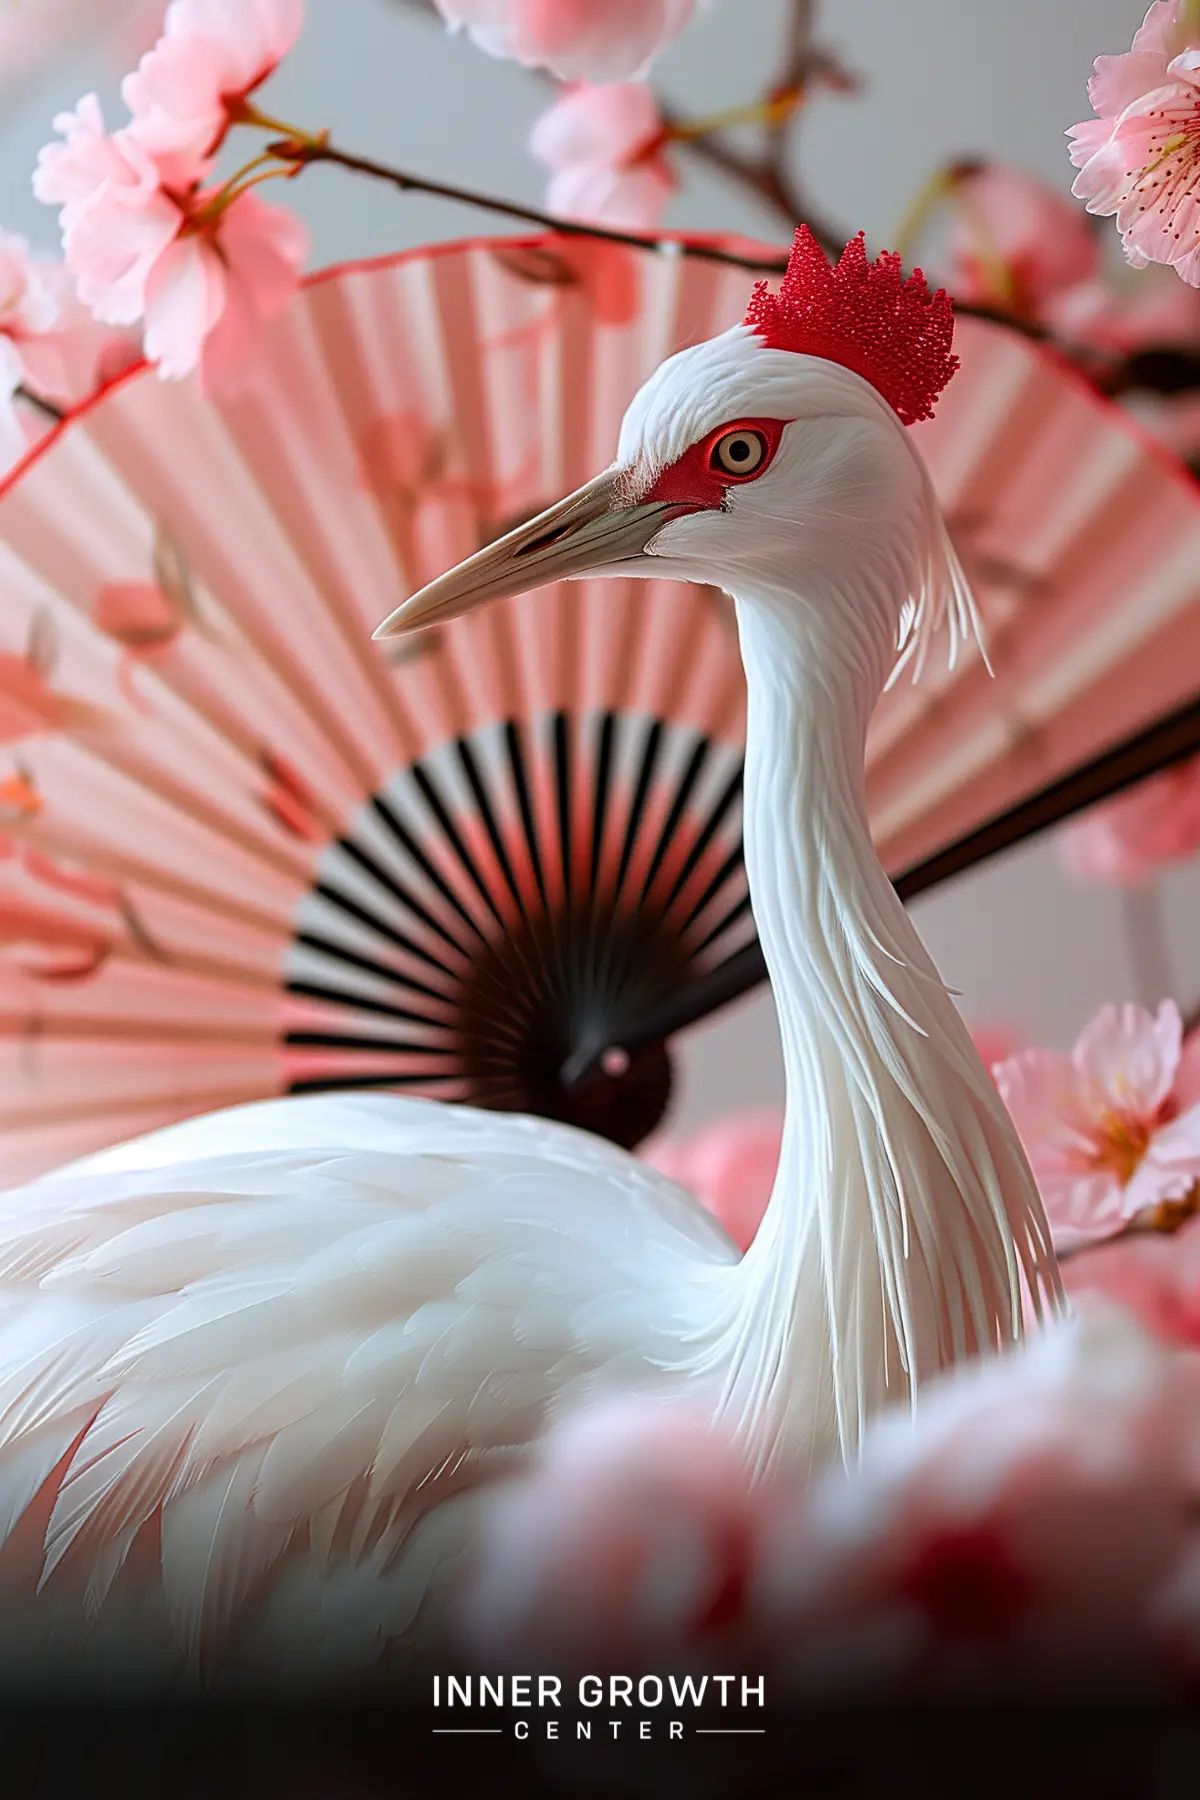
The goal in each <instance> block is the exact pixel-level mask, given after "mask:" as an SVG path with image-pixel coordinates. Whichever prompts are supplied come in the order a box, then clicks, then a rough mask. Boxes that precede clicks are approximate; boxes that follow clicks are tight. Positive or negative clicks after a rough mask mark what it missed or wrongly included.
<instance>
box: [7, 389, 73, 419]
mask: <svg viewBox="0 0 1200 1800" xmlns="http://www.w3.org/2000/svg"><path fill="white" fill-rule="evenodd" d="M13 397H14V399H17V400H24V401H25V403H26V405H27V406H32V407H35V408H36V409H37V411H38V412H40V413H42V414H44V415H45V417H46V418H47V419H51V420H52V421H53V422H54V424H56V425H58V424H61V422H62V421H63V420H64V419H65V418H66V416H67V415H66V413H65V412H64V411H63V409H62V407H61V406H55V404H54V402H53V400H44V399H43V398H42V396H41V395H40V394H35V393H34V392H33V390H32V389H31V388H27V387H24V386H21V387H18V388H17V389H16V391H15V393H14V396H13Z"/></svg>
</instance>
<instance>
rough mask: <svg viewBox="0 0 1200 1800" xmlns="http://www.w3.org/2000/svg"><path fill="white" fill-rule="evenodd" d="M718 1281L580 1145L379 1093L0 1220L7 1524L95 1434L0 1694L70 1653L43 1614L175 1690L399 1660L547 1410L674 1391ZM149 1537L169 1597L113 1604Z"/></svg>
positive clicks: (649, 1187) (19, 1618)
mask: <svg viewBox="0 0 1200 1800" xmlns="http://www.w3.org/2000/svg"><path fill="white" fill-rule="evenodd" d="M548 1245H549V1246H552V1248H553V1254H552V1255H548V1254H547V1247H548ZM736 1260H737V1252H736V1250H735V1249H734V1247H733V1245H732V1244H731V1243H730V1242H729V1240H728V1239H727V1238H726V1236H725V1234H724V1233H723V1232H722V1231H721V1229H720V1228H719V1227H718V1226H717V1225H716V1224H715V1223H714V1222H713V1221H712V1220H711V1219H709V1217H708V1216H707V1215H706V1214H705V1213H704V1212H703V1211H702V1210H701V1209H700V1208H697V1207H696V1206H695V1205H694V1204H692V1203H691V1202H690V1201H689V1200H688V1199H687V1197H686V1196H685V1195H683V1194H682V1193H680V1192H679V1190H678V1189H676V1188H675V1187H673V1185H672V1184H671V1183H670V1182H668V1181H666V1180H665V1179H664V1178H663V1177H661V1176H658V1175H656V1174H655V1173H654V1171H652V1170H650V1169H648V1168H646V1167H644V1166H643V1165H642V1164H640V1163H638V1162H637V1161H635V1160H634V1159H633V1158H631V1157H628V1156H626V1155H625V1154H624V1153H623V1152H621V1151H618V1150H615V1149H614V1148H612V1147H611V1146H609V1145H607V1144H605V1143H603V1142H601V1141H600V1140H598V1139H593V1138H591V1137H589V1136H587V1135H586V1134H585V1133H583V1132H577V1131H573V1130H571V1129H569V1128H567V1127H562V1126H554V1125H550V1124H547V1123H545V1122H544V1121H541V1120H536V1119H516V1118H508V1119H497V1118H495V1117H494V1116H491V1115H488V1114H486V1113H481V1112H477V1111H474V1110H472V1109H469V1108H465V1107H464V1108H459V1107H442V1106H438V1105H435V1104H433V1103H430V1102H421V1101H410V1100H400V1099H393V1098H391V1097H387V1096H367V1097H341V1096H323V1097H320V1098H314V1099H303V1100H299V1099H298V1100H278V1101H268V1102H264V1103H262V1104H259V1105H255V1106H248V1107H241V1108H237V1109H234V1110H232V1111H230V1112H227V1113H222V1114H216V1115H213V1116H210V1117H207V1118H201V1119H195V1120H191V1121H189V1122H187V1123H185V1124H182V1125H177V1126H172V1127H170V1128H169V1129H167V1130H165V1131H161V1132H157V1133H155V1134H154V1135H153V1136H151V1137H148V1138H144V1139H141V1140H138V1141H137V1142H135V1143H134V1144H131V1145H126V1146H121V1147H120V1148H118V1149H116V1150H109V1151H105V1152H103V1153H101V1154H100V1155H98V1156H95V1157H92V1158H89V1159H87V1160H85V1161H83V1162H81V1163H77V1164H74V1165H72V1167H71V1168H69V1169H66V1170H64V1171H61V1172H60V1173H58V1174H56V1175H54V1176H51V1177H46V1178H44V1179H43V1180H41V1181H40V1182H37V1183H35V1184H33V1185H32V1186H30V1187H28V1188H26V1189H22V1190H18V1191H17V1192H15V1193H11V1194H9V1195H6V1196H4V1197H3V1198H2V1199H0V1502H2V1506H3V1511H2V1512H0V1527H3V1529H4V1530H5V1531H8V1530H11V1529H12V1527H13V1525H14V1523H15V1522H16V1518H17V1515H18V1514H19V1512H20V1509H21V1507H22V1506H23V1505H25V1504H26V1503H27V1502H28V1501H29V1500H31V1499H32V1498H33V1496H34V1494H35V1493H36V1492H37V1490H38V1489H39V1488H40V1487H41V1486H42V1484H43V1483H45V1482H46V1481H47V1479H48V1478H49V1477H51V1475H52V1474H53V1472H54V1471H55V1470H56V1468H58V1467H59V1465H61V1464H62V1463H63V1460H64V1458H67V1457H68V1456H70V1453H71V1451H72V1447H73V1446H75V1445H76V1444H77V1442H78V1440H79V1439H80V1436H81V1433H82V1434H84V1435H83V1438H82V1442H81V1443H78V1448H76V1449H75V1452H74V1455H73V1457H72V1458H71V1461H70V1465H69V1468H68V1469H67V1470H66V1471H65V1472H64V1473H63V1475H62V1477H61V1479H59V1480H58V1481H57V1482H56V1483H55V1484H54V1486H55V1488H56V1491H55V1492H54V1494H53V1503H52V1505H51V1506H50V1508H49V1512H48V1516H47V1517H46V1518H45V1519H44V1521H43V1519H42V1518H41V1517H38V1518H37V1519H36V1520H34V1519H32V1518H31V1519H30V1520H29V1521H28V1525H29V1527H30V1528H32V1530H33V1531H34V1532H35V1533H36V1535H37V1538H38V1549H39V1550H40V1558H38V1557H26V1558H23V1561H24V1562H25V1566H26V1569H27V1570H29V1571H32V1570H33V1568H34V1566H35V1564H36V1562H37V1561H38V1560H40V1563H41V1567H40V1570H39V1576H40V1579H41V1580H42V1581H43V1582H44V1583H45V1587H44V1593H43V1596H42V1601H41V1602H40V1603H39V1604H36V1605H35V1606H34V1607H33V1609H32V1611H29V1610H28V1609H23V1608H22V1609H17V1610H16V1611H14V1609H13V1604H12V1602H11V1601H10V1603H9V1606H8V1608H6V1614H5V1621H4V1623H3V1624H2V1625H0V1638H2V1639H3V1640H5V1648H6V1649H7V1651H8V1652H9V1656H10V1658H11V1659H12V1660H10V1662H9V1667H8V1669H6V1671H5V1674H6V1675H7V1676H8V1677H9V1679H11V1678H12V1675H13V1674H14V1673H18V1672H19V1671H20V1670H21V1669H23V1668H25V1667H27V1666H28V1657H29V1654H30V1648H31V1633H32V1642H33V1643H34V1644H36V1643H38V1641H39V1640H40V1639H41V1638H42V1630H41V1624H43V1623H44V1625H45V1628H46V1631H50V1630H51V1629H53V1630H54V1631H55V1632H56V1633H58V1632H61V1630H62V1616H61V1611H60V1607H59V1605H58V1604H57V1603H56V1602H57V1596H58V1595H59V1594H62V1595H64V1596H65V1595H67V1594H70V1601H69V1605H70V1606H71V1607H73V1606H74V1605H75V1604H76V1595H77V1594H82V1595H83V1596H84V1604H85V1609H86V1611H88V1612H91V1613H94V1614H95V1615H96V1622H97V1629H95V1630H94V1632H93V1634H92V1635H93V1644H92V1654H91V1657H90V1659H89V1661H88V1663H87V1665H86V1666H87V1667H88V1668H89V1669H90V1670H93V1671H94V1672H95V1674H97V1675H104V1676H105V1679H107V1678H108V1674H109V1673H111V1675H112V1676H113V1678H114V1679H116V1680H117V1681H122V1680H124V1679H125V1671H124V1669H122V1668H120V1667H118V1668H116V1669H112V1670H109V1667H108V1664H109V1659H110V1657H111V1656H112V1653H113V1646H114V1643H115V1644H116V1645H117V1647H118V1648H119V1649H120V1650H121V1652H122V1654H123V1653H124V1647H125V1645H126V1644H127V1643H130V1642H133V1641H136V1640H138V1639H141V1640H143V1641H144V1642H145V1643H146V1644H147V1645H148V1647H149V1648H150V1650H151V1651H152V1652H153V1653H154V1654H155V1655H161V1654H162V1653H164V1652H165V1653H166V1654H167V1655H168V1657H169V1658H170V1659H172V1660H173V1661H175V1662H176V1663H177V1664H178V1666H179V1667H180V1669H181V1670H187V1671H189V1672H190V1673H191V1675H193V1676H198V1675H199V1674H200V1673H201V1671H202V1669H203V1670H204V1672H206V1673H210V1674H211V1673H214V1671H213V1670H212V1669H211V1657H212V1653H213V1650H214V1646H222V1647H228V1649H229V1652H230V1654H231V1656H232V1661H231V1662H230V1665H229V1674H230V1675H231V1676H233V1677H235V1678H236V1675H237V1672H238V1669H239V1667H242V1666H244V1668H245V1670H246V1671H247V1672H249V1673H251V1674H254V1675H258V1674H260V1673H264V1672H274V1673H278V1674H280V1675H282V1676H284V1677H285V1678H286V1675H287V1673H288V1670H289V1667H291V1666H295V1667H296V1672H299V1671H300V1669H301V1668H306V1667H307V1668H308V1671H309V1672H316V1670H314V1669H313V1668H311V1667H310V1665H312V1664H313V1663H314V1660H315V1662H316V1665H317V1669H319V1664H320V1661H321V1660H322V1659H327V1662H328V1666H329V1669H330V1672H331V1673H333V1674H336V1673H338V1671H339V1668H343V1667H344V1668H346V1669H353V1668H354V1667H355V1665H356V1664H359V1663H361V1662H362V1661H363V1659H364V1656H366V1655H368V1654H369V1653H370V1651H371V1649H372V1647H373V1646H372V1637H373V1635H374V1634H376V1633H382V1634H383V1635H385V1636H387V1637H394V1638H396V1639H400V1638H402V1637H403V1636H404V1634H405V1632H406V1631H407V1629H408V1627H409V1626H410V1625H411V1624H412V1622H413V1621H414V1619H415V1617H416V1615H417V1612H418V1610H419V1607H420V1605H421V1603H422V1601H423V1599H424V1596H425V1588H426V1586H427V1583H428V1579H429V1576H430V1573H431V1572H432V1571H431V1564H433V1565H437V1564H442V1563H444V1562H446V1561H447V1559H449V1558H452V1557H453V1556H454V1555H455V1554H456V1553H457V1551H458V1549H459V1548H460V1547H461V1545H463V1544H464V1543H465V1542H466V1541H467V1536H468V1529H469V1509H468V1508H467V1507H465V1506H464V1502H467V1503H469V1500H470V1497H471V1494H472V1490H473V1489H476V1488H477V1487H478V1484H479V1482H480V1479H481V1477H482V1476H484V1475H485V1474H489V1473H493V1472H497V1471H499V1470H500V1469H502V1468H503V1467H504V1466H505V1464H506V1463H507V1462H511V1458H512V1455H513V1453H514V1451H515V1449H516V1448H517V1447H519V1446H520V1445H522V1444H523V1443H525V1442H526V1441H527V1440H528V1439H529V1438H530V1437H532V1436H533V1435H535V1433H536V1432H537V1430H538V1429H539V1427H540V1426H541V1424H542V1423H543V1421H544V1419H545V1416H546V1410H547V1408H548V1407H554V1406H559V1405H562V1404H567V1403H570V1402H572V1401H574V1400H576V1399H583V1398H585V1397H586V1396H588V1395H589V1394H591V1393H593V1392H595V1391H597V1387H598V1384H600V1383H602V1382H613V1381H616V1382H619V1383H622V1384H624V1383H626V1382H631V1381H639V1380H645V1379H646V1377H647V1376H648V1375H651V1376H652V1375H653V1374H654V1373H655V1372H656V1371H657V1370H660V1369H670V1368H671V1367H672V1366H673V1365H674V1364H676V1363H677V1362H678V1361H679V1357H680V1339H681V1335H682V1333H683V1330H684V1328H685V1327H686V1326H687V1324H688V1323H689V1322H692V1321H694V1320H695V1318H696V1317H697V1302H696V1295H695V1291H694V1290H695V1288H696V1286H697V1283H698V1282H702V1280H703V1277H704V1274H705V1272H706V1271H710V1270H713V1269H717V1268H721V1267H727V1266H728V1265H729V1264H731V1263H734V1262H736ZM455 1496H459V1497H460V1498H459V1500H458V1502H457V1504H456V1505H455V1506H453V1507H451V1506H448V1505H447V1502H449V1501H450V1500H451V1499H452V1498H453V1497H455ZM47 1498H49V1496H47ZM428 1515H433V1516H434V1517H435V1518H436V1520H437V1529H436V1533H435V1535H434V1537H433V1538H432V1539H430V1540H429V1548H428V1550H427V1551H426V1552H423V1551H422V1537H421V1533H420V1532H419V1531H418V1532H417V1534H416V1536H415V1538H414V1539H413V1541H412V1542H410V1543H407V1544H406V1555H405V1556H404V1557H403V1558H400V1559H398V1558H397V1554H396V1553H397V1550H398V1548H399V1547H400V1546H401V1544H405V1540H406V1538H407V1535H408V1533H409V1532H410V1531H411V1529H412V1527H413V1525H414V1522H415V1521H418V1520H420V1519H422V1518H423V1517H426V1516H428ZM156 1519H160V1520H161V1524H160V1526H159V1532H158V1534H157V1535H159V1544H158V1548H157V1552H156V1553H152V1554H157V1559H158V1566H159V1569H160V1570H161V1578H160V1579H157V1578H156V1579H155V1580H154V1581H151V1582H150V1583H147V1582H146V1581H145V1579H144V1578H143V1572H142V1570H141V1569H140V1568H139V1569H135V1570H132V1571H130V1575H131V1578H130V1579H127V1580H125V1582H124V1583H123V1591H122V1592H121V1593H117V1592H115V1591H113V1589H112V1584H114V1583H117V1585H118V1586H121V1585H122V1584H121V1583H119V1582H118V1581H117V1578H118V1576H119V1574H120V1571H121V1567H122V1563H123V1559H124V1558H125V1557H126V1555H127V1554H129V1552H130V1549H131V1546H132V1545H133V1543H134V1539H135V1538H136V1536H137V1533H138V1532H139V1531H140V1530H141V1529H142V1528H143V1527H144V1526H146V1525H147V1522H148V1521H154V1520H156ZM426 1535H427V1536H428V1534H426ZM435 1546H436V1552H435ZM297 1552H299V1553H301V1554H300V1555H297V1554H296V1553H297ZM289 1554H290V1557H291V1560H292V1562H293V1563H294V1564H295V1565H296V1566H295V1567H293V1568H291V1569H289V1570H288V1571H287V1579H286V1580H282V1581H281V1580H279V1579H278V1577H280V1576H281V1575H282V1574H283V1573H284V1571H283V1570H282V1569H281V1568H280V1565H281V1563H286V1562H288V1561H289ZM271 1575H274V1576H275V1577H276V1580H275V1584H274V1591H273V1596H272V1601H273V1603H272V1606H271V1607H270V1608H268V1609H265V1610H259V1611H257V1613H256V1622H255V1628H254V1629H253V1630H252V1631H251V1633H250V1635H249V1637H247V1638H246V1639H245V1641H244V1642H242V1643H240V1644H237V1643H236V1641H232V1642H231V1641H230V1632H231V1627H232V1626H234V1625H235V1624H236V1625H237V1626H239V1628H240V1627H241V1626H242V1625H243V1622H244V1621H243V1619H242V1616H241V1615H242V1613H243V1612H244V1610H245V1608H244V1602H246V1601H247V1600H248V1599H252V1598H254V1597H255V1595H256V1593H257V1590H258V1589H259V1588H260V1587H261V1585H262V1583H263V1581H264V1579H267V1578H269V1577H270V1576H271ZM156 1576H157V1571H156ZM364 1584H366V1587H367V1589H368V1592H369V1601H368V1606H367V1611H368V1612H369V1614H370V1618H369V1619H368V1618H366V1617H364V1616H363V1613H362V1595H363V1590H364ZM110 1594H111V1602H110V1598H109V1597H110ZM131 1606H132V1608H133V1612H132V1614H131V1612H130V1608H131ZM339 1614H340V1615H342V1616H343V1624H342V1628H341V1629H340V1630H339V1629H338V1627H337V1623H336V1622H337V1620H338V1618H339ZM81 1622H82V1621H81ZM101 1627H102V1628H101ZM240 1635H241V1632H240V1629H239V1631H238V1632H234V1633H233V1634H232V1637H233V1640H236V1639H237V1638H238V1637H240ZM374 1647H375V1648H376V1649H377V1648H378V1646H377V1645H375V1646H374ZM81 1653H84V1654H86V1647H84V1648H83V1650H82V1651H81ZM131 1672H134V1671H132V1670H131ZM136 1672H138V1673H140V1670H138V1671H136Z"/></svg>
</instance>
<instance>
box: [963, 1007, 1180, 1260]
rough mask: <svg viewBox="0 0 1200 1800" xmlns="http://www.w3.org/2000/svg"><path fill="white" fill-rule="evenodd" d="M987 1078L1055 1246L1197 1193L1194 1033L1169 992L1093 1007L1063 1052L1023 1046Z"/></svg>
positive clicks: (1116, 1226) (1096, 1233)
mask: <svg viewBox="0 0 1200 1800" xmlns="http://www.w3.org/2000/svg"><path fill="white" fill-rule="evenodd" d="M996 1081H997V1084H998V1086H999V1088H1000V1092H1001V1094H1002V1095H1003V1096H1004V1100H1005V1102H1006V1104H1007V1105H1008V1108H1009V1111H1010V1112H1011V1114H1012V1116H1013V1121H1014V1123H1015V1124H1016V1127H1017V1130H1018V1131H1019V1133H1020V1135H1021V1139H1022V1142H1023V1143H1024V1145H1025V1149H1026V1152H1027V1154H1028V1156H1029V1160H1030V1163H1031V1164H1032V1167H1033V1171H1034V1174H1035V1175H1036V1176H1037V1180H1038V1185H1039V1187H1040V1188H1041V1192H1042V1198H1043V1200H1044V1202H1045V1206H1046V1212H1047V1216H1048V1218H1049V1220H1050V1224H1051V1227H1052V1229H1053V1231H1054V1234H1055V1240H1056V1242H1058V1243H1059V1244H1060V1246H1061V1247H1063V1248H1067V1247H1069V1246H1071V1245H1072V1244H1075V1243H1078V1242H1079V1241H1081V1240H1084V1241H1085V1240H1087V1239H1089V1238H1096V1237H1103V1236H1107V1235H1110V1234H1112V1233H1113V1232H1115V1231H1119V1230H1121V1229H1122V1228H1123V1227H1124V1226H1125V1225H1127V1224H1128V1223H1129V1222H1130V1221H1132V1220H1135V1219H1138V1218H1139V1217H1141V1216H1143V1215H1148V1214H1153V1213H1154V1211H1155V1209H1157V1208H1160V1207H1168V1208H1170V1207H1178V1206H1180V1205H1182V1204H1190V1203H1191V1202H1192V1201H1193V1200H1194V1198H1195V1197H1196V1190H1197V1184H1198V1183H1200V1038H1198V1037H1197V1036H1196V1035H1195V1034H1193V1036H1192V1037H1191V1038H1190V1039H1189V1040H1188V1043H1187V1044H1186V1046H1185V1045H1184V1043H1183V1028H1182V1024H1181V1021H1180V1016H1179V1008H1178V1007H1177V1006H1176V1005H1175V1003H1174V1002H1173V1001H1171V1000H1165V1001H1164V1002H1163V1004H1162V1005H1161V1006H1160V1007H1159V1009H1158V1013H1157V1016H1153V1017H1152V1016H1151V1014H1150V1013H1148V1012H1147V1011H1146V1010H1145V1008H1144V1007H1141V1006H1135V1005H1132V1004H1130V1005H1125V1006H1105V1007H1102V1008H1101V1010H1100V1011H1099V1012H1098V1013H1097V1014H1096V1017H1095V1018H1094V1019H1093V1020H1092V1022H1091V1023H1090V1024H1089V1025H1088V1026H1087V1027H1086V1028H1085V1030H1084V1031H1083V1032H1082V1033H1081V1035H1080V1037H1079V1039H1078V1042H1077V1043H1076V1045H1075V1048H1074V1049H1073V1051H1072V1052H1071V1054H1070V1055H1069V1056H1064V1055H1061V1054H1059V1053H1057V1052H1055V1051H1050V1050H1025V1051H1022V1052H1021V1053H1020V1054H1019V1055H1017V1056H1014V1057H1011V1058H1010V1059H1009V1060H1008V1061H1007V1062H1004V1063H1001V1064H1000V1065H999V1067H998V1068H997V1070H996Z"/></svg>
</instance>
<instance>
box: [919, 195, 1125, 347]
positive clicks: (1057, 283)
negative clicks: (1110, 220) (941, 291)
mask: <svg viewBox="0 0 1200 1800" xmlns="http://www.w3.org/2000/svg"><path fill="white" fill-rule="evenodd" d="M952 191H953V199H954V230H953V233H952V237H951V243H950V265H949V267H948V269H947V275H946V278H947V281H948V283H949V285H950V286H951V288H952V290H953V292H954V293H955V294H956V295H957V296H958V297H959V298H961V299H963V300H965V301H968V302H969V303H971V304H972V305H976V306H991V307H995V308H997V309H999V310H1001V311H1004V312H1009V313H1013V314H1015V315H1016V316H1017V317H1019V318H1022V319H1027V320H1029V321H1031V322H1040V321H1041V320H1042V319H1043V318H1044V317H1045V314H1046V311H1047V308H1048V307H1050V306H1051V305H1052V303H1053V302H1054V301H1055V300H1056V299H1057V298H1058V296H1060V295H1062V294H1064V293H1066V292H1069V291H1070V290H1072V289H1073V288H1075V287H1076V286H1078V285H1079V284H1080V283H1082V282H1085V281H1089V280H1091V279H1092V278H1093V277H1095V276H1096V273H1097V270H1098V268H1099V264H1100V256H1101V252H1100V245H1099V243H1098V242H1097V240H1096V236H1095V234H1094V232H1093V231H1092V230H1091V229H1090V227H1089V225H1088V222H1087V220H1086V219H1085V218H1084V217H1083V216H1082V215H1081V214H1080V212H1079V211H1078V209H1077V208H1076V207H1074V206H1072V205H1071V203H1070V201H1069V200H1067V199H1066V198H1064V197H1063V196H1061V195H1059V194H1056V193H1055V192H1054V191H1053V189H1051V188H1049V187H1047V186H1046V185H1045V184H1044V183H1043V182H1040V181H1037V180H1035V179H1034V177H1033V176H1031V175H1026V174H1025V173H1024V172H1023V171H1022V170H1021V169H1016V168H1012V167H1010V166H1009V165H1008V164H1005V163H983V164H980V165H979V166H978V167H973V168H969V169H966V170H964V171H962V172H961V173H960V174H959V175H958V177H957V179H956V180H955V182H954V186H953V190H952Z"/></svg>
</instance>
